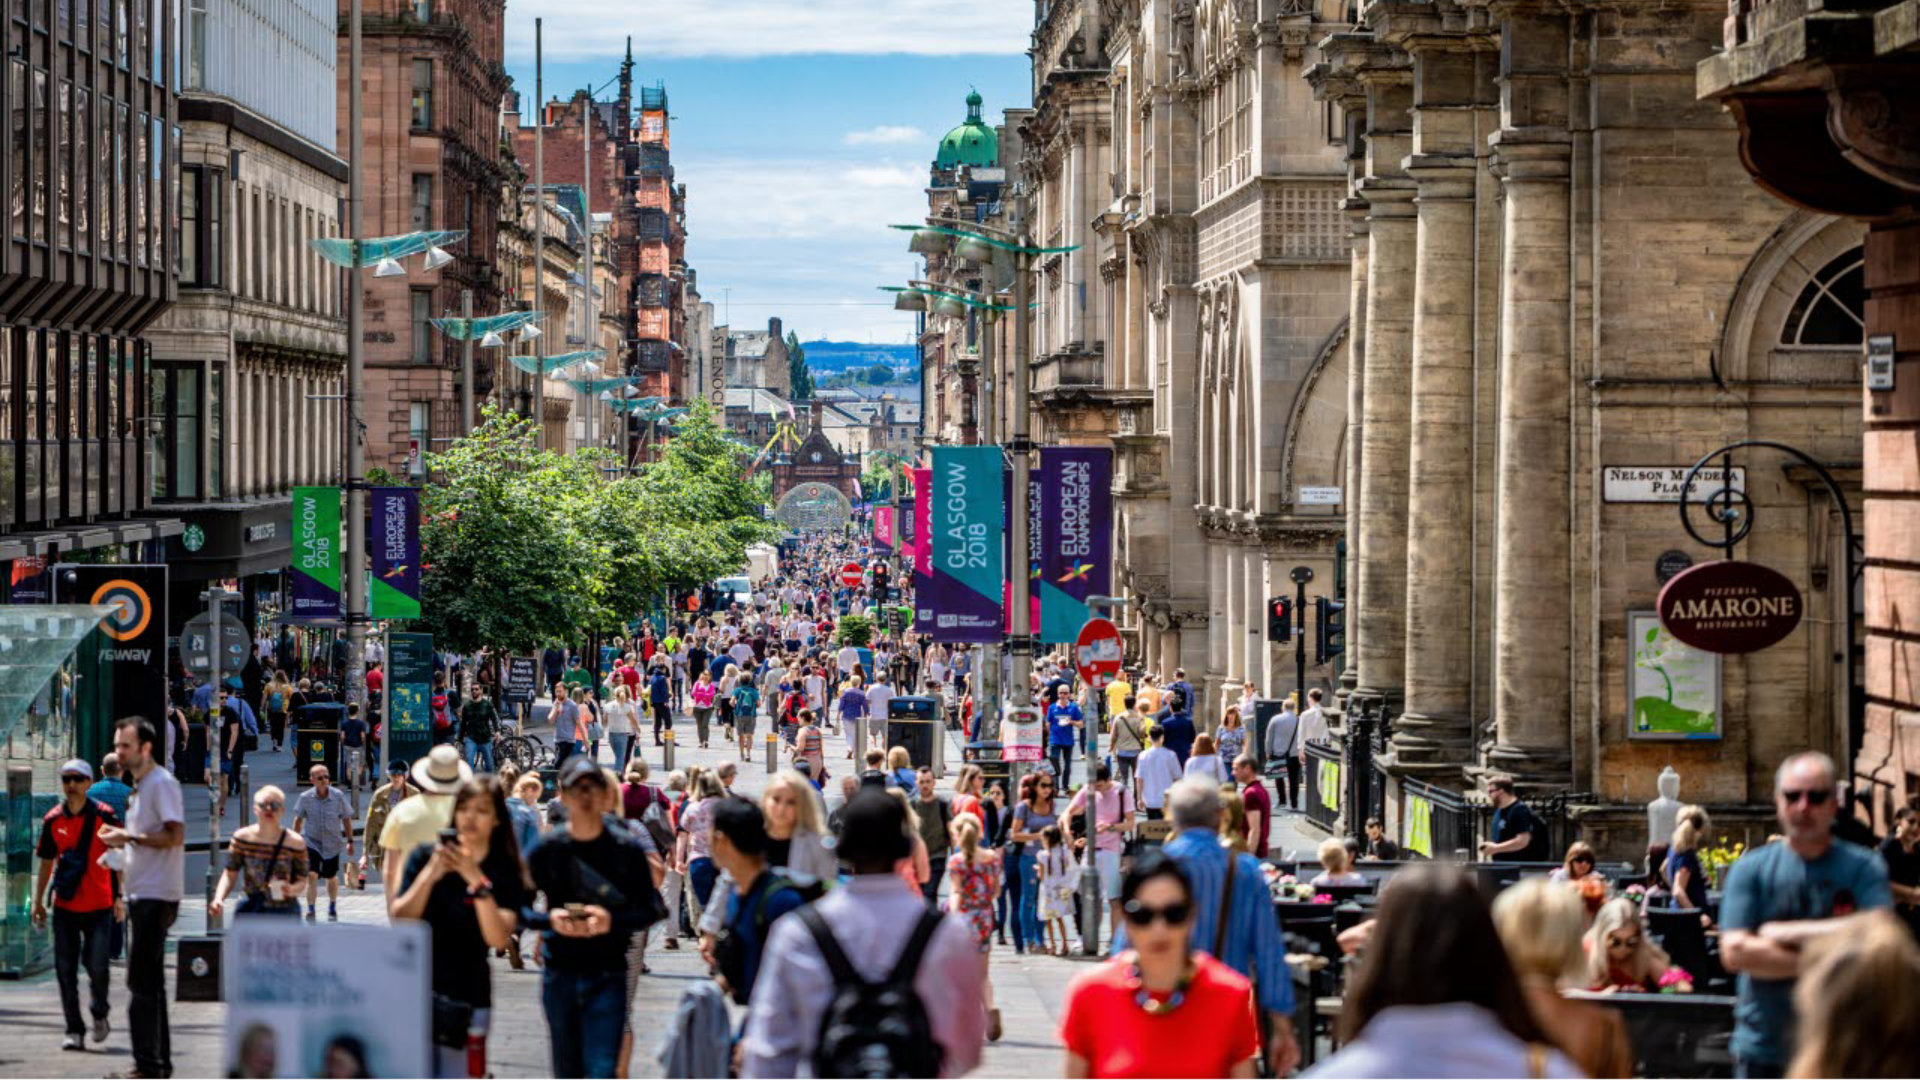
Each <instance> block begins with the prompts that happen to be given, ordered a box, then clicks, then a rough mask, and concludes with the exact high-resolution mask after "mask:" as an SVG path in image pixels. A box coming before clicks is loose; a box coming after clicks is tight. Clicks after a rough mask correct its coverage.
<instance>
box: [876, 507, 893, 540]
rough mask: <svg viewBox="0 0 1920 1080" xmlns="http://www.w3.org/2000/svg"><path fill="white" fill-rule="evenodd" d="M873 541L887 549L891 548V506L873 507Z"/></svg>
mask: <svg viewBox="0 0 1920 1080" xmlns="http://www.w3.org/2000/svg"><path fill="white" fill-rule="evenodd" d="M873 542H874V543H876V544H879V545H880V546H881V547H884V548H887V549H888V550H892V549H893V507H891V506H876V507H874V508H873Z"/></svg>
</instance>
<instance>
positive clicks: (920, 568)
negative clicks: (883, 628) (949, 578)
mask: <svg viewBox="0 0 1920 1080" xmlns="http://www.w3.org/2000/svg"><path fill="white" fill-rule="evenodd" d="M932 488H933V470H932V469H914V470H913V536H914V541H913V632H914V633H916V634H931V633H933V585H932V578H933V538H932V537H930V536H928V535H927V533H928V532H929V531H930V530H931V529H932V525H931V524H930V521H931V517H932V510H933V494H932Z"/></svg>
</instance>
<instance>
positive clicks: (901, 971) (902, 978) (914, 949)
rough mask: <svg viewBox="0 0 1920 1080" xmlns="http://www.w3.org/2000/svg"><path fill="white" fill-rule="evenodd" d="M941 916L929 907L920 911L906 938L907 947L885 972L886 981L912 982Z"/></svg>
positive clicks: (938, 925)
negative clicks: (911, 932) (918, 919)
mask: <svg viewBox="0 0 1920 1080" xmlns="http://www.w3.org/2000/svg"><path fill="white" fill-rule="evenodd" d="M941 918H943V916H942V915H941V914H940V912H939V911H937V910H935V909H934V908H931V907H930V908H927V909H926V910H925V911H922V912H921V913H920V921H919V922H918V923H917V924H915V926H914V928H913V936H912V937H910V938H908V939H907V947H906V948H905V949H903V950H901V952H900V959H898V960H896V961H894V964H893V970H892V971H891V972H888V973H887V982H888V983H896V984H901V985H911V984H912V983H913V979H914V976H915V975H917V974H918V973H919V971H920V958H921V956H923V955H924V954H925V953H926V951H927V945H928V944H929V943H931V942H932V941H933V935H934V932H935V931H937V930H939V929H940V920H941Z"/></svg>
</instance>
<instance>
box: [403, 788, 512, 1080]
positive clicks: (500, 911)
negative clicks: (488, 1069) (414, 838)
mask: <svg viewBox="0 0 1920 1080" xmlns="http://www.w3.org/2000/svg"><path fill="white" fill-rule="evenodd" d="M531 888H532V880H531V879H530V878H529V877H528V874H527V868H526V864H525V863H524V862H522V861H521V857H520V845H519V842H518V841H517V840H516V839H515V837H514V828H513V817H512V815H511V814H509V813H508V811H507V797H506V790H505V789H504V788H502V787H501V785H500V782H499V781H498V780H497V779H495V778H493V777H491V776H478V777H474V778H473V779H471V780H468V781H466V782H465V783H463V784H461V785H460V789H459V791H457V792H456V793H455V794H454V796H453V825H452V826H451V827H450V828H445V829H441V830H440V833H439V835H438V837H437V838H436V839H435V841H434V842H433V843H431V844H421V845H420V846H418V847H416V848H414V849H413V851H412V852H411V853H410V854H409V855H408V856H407V865H406V870H405V872H404V874H403V875H402V877H401V881H400V897H399V899H397V900H395V901H394V904H393V916H394V918H396V919H416V920H419V921H421V922H424V923H426V924H427V926H428V928H429V929H431V930H432V932H433V996H434V1008H433V1018H434V1023H433V1046H434V1075H435V1076H466V1075H467V1057H466V1051H467V1043H468V1040H469V1038H470V1037H471V1035H472V1034H473V1033H475V1032H479V1033H480V1034H481V1038H482V1040H484V1039H485V1032H486V1031H487V1029H488V1027H489V1026H490V1020H491V1017H492V1012H493V974H492V972H491V970H490V969H489V968H488V966H487V956H488V954H489V953H490V952H491V951H492V950H494V949H504V948H506V947H507V944H508V943H509V942H510V941H512V940H513V936H514V931H515V930H516V929H517V928H518V925H519V911H520V908H521V907H522V906H523V905H525V904H526V903H527V901H528V896H529V893H530V892H531ZM462 1021H464V1023H463V1022H462ZM483 1045H484V1042H483Z"/></svg>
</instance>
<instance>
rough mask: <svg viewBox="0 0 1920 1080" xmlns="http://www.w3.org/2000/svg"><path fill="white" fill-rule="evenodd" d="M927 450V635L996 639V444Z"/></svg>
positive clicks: (1000, 571)
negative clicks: (929, 623)
mask: <svg viewBox="0 0 1920 1080" xmlns="http://www.w3.org/2000/svg"><path fill="white" fill-rule="evenodd" d="M932 455H933V479H932V486H933V500H934V505H933V507H932V508H931V509H932V526H933V527H932V529H931V530H930V534H931V536H932V537H933V566H932V575H931V576H932V580H931V581H930V582H929V584H930V585H931V586H932V588H931V590H930V591H931V592H932V593H933V605H932V606H933V638H934V640H935V641H944V642H961V641H966V642H989V641H999V640H1000V628H1001V620H1002V618H1003V617H1004V613H1003V608H1002V606H1001V586H1002V584H1003V579H1004V577H1005V565H1006V564H1005V558H1004V552H1003V551H1002V550H1001V545H1000V538H999V537H998V536H997V535H995V534H996V533H997V532H998V531H999V530H1000V528H1001V523H1002V521H1004V520H1005V514H1006V507H1005V497H1004V493H1003V491H1002V485H1003V484H1004V483H1005V481H1004V480H1002V478H1001V477H1002V474H1003V473H1004V471H1005V470H1004V469H1003V468H1002V465H1001V455H1000V448H999V447H998V446H936V447H934V448H933V449H932Z"/></svg>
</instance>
